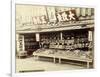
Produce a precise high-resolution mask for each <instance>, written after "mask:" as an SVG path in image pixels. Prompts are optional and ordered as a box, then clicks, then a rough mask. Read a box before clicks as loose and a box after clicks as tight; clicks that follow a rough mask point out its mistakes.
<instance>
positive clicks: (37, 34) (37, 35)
mask: <svg viewBox="0 0 100 77" xmlns="http://www.w3.org/2000/svg"><path fill="white" fill-rule="evenodd" d="M36 41H40V36H39V33H36Z"/></svg>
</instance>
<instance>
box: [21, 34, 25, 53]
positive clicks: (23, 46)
mask: <svg viewBox="0 0 100 77" xmlns="http://www.w3.org/2000/svg"><path fill="white" fill-rule="evenodd" d="M22 50H23V51H25V43H24V35H22Z"/></svg>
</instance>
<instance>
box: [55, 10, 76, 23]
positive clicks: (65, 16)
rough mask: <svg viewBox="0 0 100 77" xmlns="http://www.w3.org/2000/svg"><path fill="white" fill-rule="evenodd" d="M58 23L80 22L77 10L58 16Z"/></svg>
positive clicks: (64, 12) (61, 13) (58, 14)
mask: <svg viewBox="0 0 100 77" xmlns="http://www.w3.org/2000/svg"><path fill="white" fill-rule="evenodd" d="M56 16H57V19H58V22H61V21H74V20H78V19H77V16H76V11H75V10H69V11H63V12H59V13H57V14H56Z"/></svg>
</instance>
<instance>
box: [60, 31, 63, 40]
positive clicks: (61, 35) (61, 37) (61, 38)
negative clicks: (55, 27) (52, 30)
mask: <svg viewBox="0 0 100 77" xmlns="http://www.w3.org/2000/svg"><path fill="white" fill-rule="evenodd" d="M60 40H63V34H62V32H60Z"/></svg>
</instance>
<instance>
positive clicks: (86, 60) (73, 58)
mask: <svg viewBox="0 0 100 77" xmlns="http://www.w3.org/2000/svg"><path fill="white" fill-rule="evenodd" d="M33 55H34V58H35V60H37V59H39V57H50V58H52V59H53V62H54V63H56V59H59V62H58V63H61V62H62V59H66V60H72V61H80V62H86V63H87V68H90V63H92V59H89V58H82V57H75V56H68V55H66V54H45V53H42V52H41V53H33Z"/></svg>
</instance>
